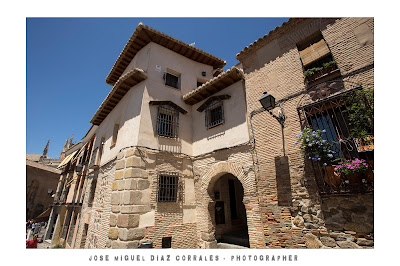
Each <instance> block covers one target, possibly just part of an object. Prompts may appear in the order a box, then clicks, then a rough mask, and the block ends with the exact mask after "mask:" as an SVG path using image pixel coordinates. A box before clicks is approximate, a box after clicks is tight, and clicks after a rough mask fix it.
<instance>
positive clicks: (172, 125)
mask: <svg viewBox="0 0 400 266" xmlns="http://www.w3.org/2000/svg"><path fill="white" fill-rule="evenodd" d="M178 126H179V111H178V110H176V109H175V108H173V107H171V106H168V105H160V106H159V107H158V115H157V134H158V136H161V137H167V138H177V137H178Z"/></svg>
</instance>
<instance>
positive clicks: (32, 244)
mask: <svg viewBox="0 0 400 266" xmlns="http://www.w3.org/2000/svg"><path fill="white" fill-rule="evenodd" d="M38 242H39V239H38V235H37V234H34V235H33V238H32V239H29V240H27V241H26V248H37V243H38Z"/></svg>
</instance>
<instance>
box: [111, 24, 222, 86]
mask: <svg viewBox="0 0 400 266" xmlns="http://www.w3.org/2000/svg"><path fill="white" fill-rule="evenodd" d="M142 33H143V34H142ZM139 35H141V36H140V37H139ZM155 37H156V38H155ZM165 40H166V42H164V43H162V41H165ZM150 42H155V43H158V42H159V43H158V44H160V45H162V46H164V47H166V48H168V49H170V50H172V51H175V52H177V53H179V54H181V55H183V56H185V57H187V58H189V59H192V60H195V61H197V60H200V59H199V58H202V59H201V62H200V63H204V64H207V65H211V66H213V68H214V69H216V68H222V67H224V66H225V65H226V61H225V60H222V59H220V58H218V57H216V56H214V55H211V54H209V53H207V52H205V51H202V50H200V49H198V48H195V47H193V46H190V45H189V44H187V43H184V42H182V41H180V40H177V39H175V38H173V37H171V36H169V35H166V34H164V33H162V32H159V31H157V30H155V29H153V28H151V27H148V26H146V25H143V23H139V25H138V26H137V27H136V29H135V31H134V32H133V34H132V35H131V37H130V38H129V40H128V42H127V43H126V45H125V47H124V49H123V50H122V52H121V53H120V55H119V57H118V59H117V60H116V62H115V63H114V66H113V67H112V69H111V70H110V72H109V73H108V75H107V78H106V83H107V84H110V85H112V86H113V85H115V83H116V82H117V80H118V79H119V77H120V76H121V74H122V73H123V72H124V70H125V69H126V67H127V66H128V65H129V63H128V62H130V61H132V59H133V58H134V57H135V55H136V53H137V52H138V51H140V50H141V49H142V48H143V47H144V46H146V45H147V44H148V43H150ZM171 44H173V45H172V46H171ZM134 46H135V47H134ZM175 46H177V47H178V48H174V47H175ZM189 50H191V51H192V52H188V51H189ZM128 54H129V55H128ZM190 57H192V58H190ZM123 61H124V62H123ZM117 69H118V70H117ZM117 71H118V73H116V72H117Z"/></svg>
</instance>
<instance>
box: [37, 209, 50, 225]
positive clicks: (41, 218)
mask: <svg viewBox="0 0 400 266" xmlns="http://www.w3.org/2000/svg"><path fill="white" fill-rule="evenodd" d="M50 213H51V208H48V209H47V210H45V211H44V212H42V213H41V214H39V215H38V216H37V217H36V218H35V219H34V220H35V222H44V221H47V220H48V219H49V216H50Z"/></svg>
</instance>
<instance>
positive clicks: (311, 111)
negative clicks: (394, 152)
mask: <svg viewBox="0 0 400 266" xmlns="http://www.w3.org/2000/svg"><path fill="white" fill-rule="evenodd" d="M359 89H360V88H353V89H350V90H348V91H345V92H342V93H339V94H337V95H334V96H332V97H329V98H325V99H323V100H319V101H317V102H314V103H310V104H307V105H304V106H301V107H299V108H298V112H299V117H300V121H301V124H302V126H303V127H305V126H311V127H312V128H313V129H314V130H318V129H319V130H321V131H322V137H323V138H324V139H325V140H326V141H328V142H329V143H330V144H331V146H332V149H333V151H334V158H337V159H340V158H343V159H346V160H348V159H354V158H361V159H365V160H367V161H369V160H373V158H374V152H373V151H365V152H359V151H358V150H357V146H356V143H355V140H356V139H355V138H354V136H352V134H351V129H352V126H351V124H350V123H349V113H350V111H349V106H350V105H351V104H352V103H353V102H354V99H355V93H356V92H357V90H359ZM369 134H371V136H373V126H372V125H370V129H369ZM312 165H313V168H314V171H315V170H317V171H316V172H314V173H315V175H316V177H317V179H316V181H317V184H318V187H319V189H320V193H321V194H340V193H355V192H357V193H358V192H370V191H373V184H370V183H368V182H367V180H365V179H364V180H363V184H362V186H360V187H357V188H353V187H352V186H350V185H349V184H348V183H347V182H343V183H342V184H341V185H340V186H339V187H332V186H331V185H329V184H328V183H326V180H325V179H324V175H325V172H324V171H325V170H323V169H322V168H321V167H319V165H318V164H317V165H314V163H313V164H312ZM318 175H319V176H318Z"/></svg>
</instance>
